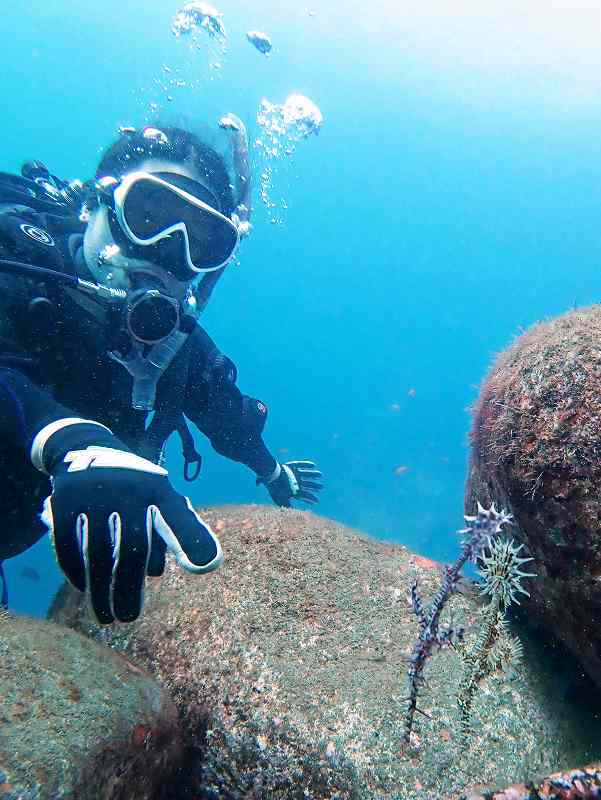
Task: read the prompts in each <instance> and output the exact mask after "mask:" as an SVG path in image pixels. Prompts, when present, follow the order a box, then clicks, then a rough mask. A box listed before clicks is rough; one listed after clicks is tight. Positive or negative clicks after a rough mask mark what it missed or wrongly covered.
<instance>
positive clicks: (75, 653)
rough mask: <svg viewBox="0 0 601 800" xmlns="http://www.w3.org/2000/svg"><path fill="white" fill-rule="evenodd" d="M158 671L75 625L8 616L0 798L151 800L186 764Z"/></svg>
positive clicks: (1, 683) (0, 676)
mask: <svg viewBox="0 0 601 800" xmlns="http://www.w3.org/2000/svg"><path fill="white" fill-rule="evenodd" d="M180 759H181V747H180V744H179V732H178V724H177V712H176V709H175V706H174V705H173V703H172V701H171V700H170V698H169V697H168V695H167V694H166V692H165V690H163V689H162V688H161V687H160V686H159V685H158V684H157V682H156V680H154V679H153V678H152V677H151V676H150V675H148V673H147V672H146V671H144V670H142V669H140V668H139V667H138V666H135V665H134V664H132V663H131V661H129V660H128V659H127V658H125V657H123V656H121V655H119V654H118V653H115V652H114V651H112V650H110V649H108V648H106V647H102V646H99V645H98V644H96V643H95V642H92V641H90V640H89V639H87V638H84V637H83V636H80V635H79V634H78V633H75V632H74V631H72V630H69V629H67V628H64V627H62V626H59V625H55V624H53V623H51V622H44V621H42V620H33V619H26V618H22V617H13V616H12V615H8V614H5V613H3V614H1V615H0V797H2V798H3V800H59V799H60V798H70V799H71V800H109V799H110V800H126V799H127V800H146V799H147V798H151V797H152V798H155V799H157V798H159V797H161V793H160V791H161V790H160V787H161V786H162V785H163V784H164V782H165V778H166V777H167V778H168V777H169V776H170V775H171V774H172V773H173V771H174V770H175V769H177V768H178V767H179V766H180Z"/></svg>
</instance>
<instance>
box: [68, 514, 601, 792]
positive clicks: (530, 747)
mask: <svg viewBox="0 0 601 800" xmlns="http://www.w3.org/2000/svg"><path fill="white" fill-rule="evenodd" d="M200 513H201V514H202V516H203V517H204V518H206V519H207V520H208V521H209V522H210V523H211V524H212V526H213V527H214V529H215V530H217V531H218V532H219V536H220V538H221V541H222V544H223V547H224V552H225V562H224V565H223V567H222V568H221V569H220V570H219V571H218V572H215V573H212V574H210V575H208V576H193V575H189V574H187V573H185V572H183V571H182V570H180V569H179V568H177V566H175V565H174V563H173V562H172V561H169V563H168V565H167V570H166V572H165V575H164V576H163V578H161V579H153V580H150V581H149V582H148V586H147V599H146V607H145V611H144V615H143V617H142V619H140V620H139V621H137V622H136V623H134V624H132V625H113V626H109V627H106V628H100V627H98V626H97V625H96V624H95V623H94V622H93V621H92V619H91V618H90V616H89V613H88V610H87V604H86V603H85V602H83V600H82V595H80V594H79V593H78V592H77V591H76V590H74V589H71V588H70V587H66V588H65V589H64V590H63V591H62V592H61V594H60V596H59V597H58V598H57V601H56V603H55V606H54V609H53V616H54V618H55V619H57V620H60V621H62V622H64V623H65V624H67V625H71V626H73V627H75V628H76V629H78V630H80V631H82V632H84V633H86V634H87V635H90V636H93V637H94V638H95V639H96V640H98V641H100V642H104V643H106V644H108V645H110V646H111V647H113V648H115V649H117V650H120V651H121V652H124V653H126V654H127V655H128V657H130V658H132V659H134V660H135V661H136V662H138V663H140V664H141V665H143V666H144V667H146V668H148V669H149V670H150V671H151V672H152V673H153V674H154V675H156V676H157V677H158V678H159V679H160V681H162V682H164V684H165V685H166V686H168V687H169V688H170V689H171V691H172V693H173V696H174V698H175V700H176V702H177V703H178V705H179V707H180V711H181V714H182V717H183V718H184V719H185V720H186V722H187V735H188V744H189V750H190V752H191V753H192V754H193V757H192V758H191V759H190V763H189V769H188V775H189V776H192V778H195V779H196V781H197V783H196V791H197V794H198V797H202V798H203V800H243V798H246V799H247V800H287V799H288V798H289V799H290V800H317V799H318V798H323V799H324V800H325V799H326V798H330V800H334V798H336V800H350V799H351V798H362V799H365V800H369V798H373V799H374V800H375V798H378V800H383V798H394V800H403V799H404V798H412V799H413V798H416V799H417V800H420V798H421V799H427V800H433V798H436V799H437V800H443V798H455V797H457V795H458V794H459V793H460V792H461V791H462V790H463V789H464V787H465V786H467V785H470V784H473V783H475V782H479V783H494V784H496V785H506V784H508V783H511V782H512V781H516V780H525V779H527V778H528V777H530V776H531V775H532V774H548V773H549V772H551V771H552V770H553V769H560V768H562V767H564V766H569V765H570V764H574V763H586V762H587V761H590V760H592V757H591V754H590V752H589V748H590V745H591V740H594V741H598V740H599V738H600V737H599V734H600V731H599V730H597V731H596V733H595V735H594V736H589V738H587V737H586V736H585V735H584V734H583V732H582V720H581V719H580V718H574V717H573V716H572V715H571V713H570V710H569V709H567V708H566V707H565V704H564V703H563V702H562V701H561V698H557V697H556V696H555V693H554V692H553V691H549V689H548V685H547V683H546V681H547V680H548V677H549V676H548V675H547V676H546V677H544V675H543V673H544V672H545V664H544V663H543V662H542V661H541V659H540V658H539V656H538V655H537V651H536V650H535V649H534V648H533V647H532V646H530V645H529V643H527V642H525V646H526V657H525V660H524V662H523V663H522V664H520V665H518V666H517V667H516V669H515V670H514V671H513V672H512V674H510V675H506V676H505V677H504V678H498V679H495V680H492V681H490V682H489V683H487V684H486V685H485V686H483V689H482V691H481V692H480V693H479V694H478V695H477V697H476V702H475V706H474V712H475V713H474V736H473V739H472V740H471V741H470V742H469V743H468V746H467V748H466V749H463V748H462V747H461V744H460V737H459V725H458V714H457V706H456V700H455V695H456V692H457V688H458V684H459V679H460V674H461V663H460V659H459V656H458V655H457V654H456V653H455V652H454V651H453V650H452V649H451V648H447V649H445V650H443V651H441V652H440V654H438V653H437V654H435V655H434V656H433V657H432V658H431V659H430V663H428V665H427V667H426V670H425V679H426V684H425V685H424V687H423V688H422V690H421V693H420V702H419V706H420V709H421V710H422V711H423V712H424V714H425V715H427V716H425V715H418V720H417V725H416V730H415V734H414V735H413V736H412V741H411V746H409V747H403V744H402V723H403V717H404V708H405V704H404V701H403V698H404V697H406V693H407V689H406V684H405V674H406V663H405V661H404V660H403V659H404V658H406V657H407V656H408V655H409V654H410V652H411V648H412V645H413V642H414V639H415V637H416V635H417V633H418V626H417V622H416V619H415V617H414V615H413V613H412V611H411V607H410V600H409V594H410V592H409V589H410V586H411V583H412V582H413V580H414V578H416V577H417V578H419V583H420V591H421V594H422V596H423V599H424V602H427V601H428V599H429V598H431V597H432V596H433V595H434V594H435V593H436V591H437V590H438V587H439V583H440V575H439V572H438V570H437V568H436V565H434V564H433V563H432V562H431V561H429V560H428V559H423V558H422V557H420V556H415V555H414V554H412V553H411V552H410V551H408V550H407V549H406V548H404V547H401V546H397V545H392V544H386V543H384V542H379V541H376V540H374V539H371V538H369V537H367V536H364V535H361V534H358V533H356V532H354V531H351V530H349V529H347V528H345V527H343V526H342V525H339V524H336V523H334V522H332V521H330V520H327V519H324V518H320V517H317V516H314V515H312V514H310V513H307V512H299V511H290V510H279V509H275V508H272V507H261V506H242V507H231V506H228V507H224V508H217V509H201V510H200ZM457 522H458V525H459V524H461V520H458V521H457ZM452 527H453V526H452V525H451V526H450V528H451V530H452ZM479 611H480V606H479V603H478V601H477V599H476V597H475V595H474V593H473V592H472V591H467V589H465V591H464V592H462V593H461V594H458V595H457V596H455V597H454V598H453V601H452V603H451V604H450V608H449V609H448V612H449V613H448V614H447V615H445V618H446V619H447V621H448V619H449V615H450V614H452V619H453V622H454V623H455V625H457V626H461V625H463V626H465V627H466V629H467V636H468V638H471V637H473V636H475V633H476V631H477V630H478V621H479ZM194 796H196V795H195V794H194V793H193V792H192V794H189V795H188V794H186V795H184V794H182V795H181V797H182V798H184V797H186V798H188V797H194Z"/></svg>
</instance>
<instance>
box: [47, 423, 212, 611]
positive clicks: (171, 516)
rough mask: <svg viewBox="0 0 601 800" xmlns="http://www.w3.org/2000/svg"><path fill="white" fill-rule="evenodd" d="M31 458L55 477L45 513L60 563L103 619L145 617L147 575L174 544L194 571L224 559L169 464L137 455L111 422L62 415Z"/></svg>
mask: <svg viewBox="0 0 601 800" xmlns="http://www.w3.org/2000/svg"><path fill="white" fill-rule="evenodd" d="M31 460H32V462H33V465H34V466H35V467H37V469H39V470H41V471H42V472H46V473H47V474H48V475H50V478H51V482H52V494H51V495H50V497H48V498H47V499H46V501H45V503H44V510H43V513H42V517H41V518H42V521H43V522H44V523H45V524H46V525H47V527H48V530H49V533H50V536H51V538H52V541H53V544H54V548H55V551H56V556H57V560H58V563H59V566H60V568H61V569H62V570H63V572H64V573H65V575H66V576H67V578H68V579H69V580H70V581H71V583H72V584H73V585H74V586H76V587H77V588H78V589H80V590H81V591H82V592H83V591H86V590H89V592H90V596H91V600H92V607H93V609H94V613H95V614H96V616H97V618H98V620H99V621H100V622H101V623H103V624H108V623H110V622H114V620H115V619H117V620H120V621H121V622H131V621H132V620H134V619H136V618H137V617H138V616H139V614H140V612H141V610H142V606H143V603H144V579H145V577H146V575H161V574H162V572H163V570H164V568H165V553H166V550H167V548H168V549H169V550H171V551H172V552H173V553H174V554H175V557H176V559H177V561H178V563H179V565H180V566H181V567H183V568H184V569H186V570H188V571H189V572H195V573H202V572H210V571H211V570H214V569H217V567H218V566H219V565H220V564H221V562H222V560H223V554H222V551H221V545H220V544H219V541H218V540H217V538H216V537H215V535H214V534H213V531H212V530H211V528H210V527H209V526H208V525H207V524H206V523H205V522H203V520H202V519H201V518H200V517H199V516H198V514H197V513H196V512H195V511H194V509H193V508H192V505H191V503H190V501H189V500H188V498H187V497H183V496H182V495H180V494H178V493H177V492H176V491H175V489H174V488H173V487H172V486H171V483H170V482H169V479H168V477H167V470H165V469H163V468H162V467H160V466H158V465H157V464H153V463H152V462H151V461H147V460H146V459H144V458H141V457H140V456H137V455H135V454H134V453H132V452H131V451H130V450H129V449H128V448H127V447H126V446H125V445H124V444H123V443H122V442H121V441H119V439H117V438H116V437H115V436H113V434H112V433H111V431H110V430H109V429H108V428H105V427H104V425H101V424H100V423H98V422H92V421H88V420H82V419H72V418H68V419H60V420H56V421H55V422H52V423H50V424H49V425H46V427H44V428H43V429H42V430H41V431H40V432H39V433H38V434H37V436H36V437H35V439H34V441H33V445H32V448H31Z"/></svg>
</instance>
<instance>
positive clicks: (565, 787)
mask: <svg viewBox="0 0 601 800" xmlns="http://www.w3.org/2000/svg"><path fill="white" fill-rule="evenodd" d="M600 795H601V764H591V765H589V766H588V767H584V768H583V769H571V770H567V771H566V772H563V773H561V772H556V773H554V774H553V775H549V777H548V778H545V779H544V780H542V781H533V782H531V783H528V784H525V783H522V784H520V785H514V786H509V787H507V789H503V790H498V791H496V790H489V791H486V790H484V791H481V790H479V789H474V790H471V791H470V790H468V791H466V792H465V793H464V794H463V795H462V796H461V798H460V800H532V798H533V797H536V798H538V800H576V798H580V800H586V799H587V798H590V800H592V798H598V797H599V796H600Z"/></svg>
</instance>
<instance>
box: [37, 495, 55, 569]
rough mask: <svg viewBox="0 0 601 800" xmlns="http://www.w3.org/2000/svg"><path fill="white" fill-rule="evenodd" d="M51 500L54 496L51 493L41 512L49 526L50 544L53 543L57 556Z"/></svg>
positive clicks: (42, 518)
mask: <svg viewBox="0 0 601 800" xmlns="http://www.w3.org/2000/svg"><path fill="white" fill-rule="evenodd" d="M51 500H52V497H51V496H50V495H49V496H48V497H47V498H46V499H45V500H44V507H43V508H42V513H41V514H40V520H41V521H42V522H43V523H44V525H45V526H46V527H47V528H48V536H49V537H50V544H51V545H52V549H53V550H54V555H55V556H56V540H55V538H54V516H53V514H52V503H51V502H50V501H51Z"/></svg>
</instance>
